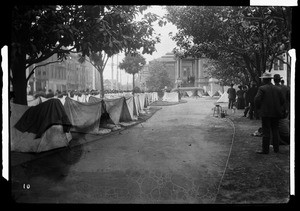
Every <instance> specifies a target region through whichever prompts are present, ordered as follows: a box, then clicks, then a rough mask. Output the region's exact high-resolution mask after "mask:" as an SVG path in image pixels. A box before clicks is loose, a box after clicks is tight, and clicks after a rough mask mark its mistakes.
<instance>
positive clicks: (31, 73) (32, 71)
mask: <svg viewBox="0 0 300 211" xmlns="http://www.w3.org/2000/svg"><path fill="white" fill-rule="evenodd" d="M57 62H62V59H61V60H57V61H53V62H47V63H45V64H41V65H37V66H35V67H34V68H33V69H32V70H31V72H30V73H29V75H28V77H27V78H26V81H28V80H29V78H30V77H31V76H32V75H33V73H34V70H35V69H36V68H38V67H43V66H46V65H48V64H52V63H57Z"/></svg>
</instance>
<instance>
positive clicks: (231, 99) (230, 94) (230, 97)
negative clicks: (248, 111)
mask: <svg viewBox="0 0 300 211" xmlns="http://www.w3.org/2000/svg"><path fill="white" fill-rule="evenodd" d="M233 85H234V84H231V85H230V88H229V89H228V90H227V93H228V109H232V108H233V104H234V103H235V98H236V91H235V88H233Z"/></svg>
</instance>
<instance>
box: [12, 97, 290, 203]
mask: <svg viewBox="0 0 300 211" xmlns="http://www.w3.org/2000/svg"><path fill="white" fill-rule="evenodd" d="M202 100H206V99H202ZM207 100H209V101H211V100H212V99H210V98H207ZM177 104H178V105H177ZM177 104H176V103H164V102H162V101H159V102H157V105H156V106H155V105H153V107H152V108H151V109H150V110H149V112H146V113H145V114H144V115H143V116H141V118H140V119H139V121H138V122H137V124H139V123H141V122H143V121H146V120H148V119H149V118H150V117H152V116H153V115H154V114H155V113H156V112H157V111H159V110H160V109H161V107H162V106H164V105H166V106H171V107H173V106H180V105H184V104H185V100H184V99H183V100H182V101H181V102H180V103H177ZM186 106H188V104H186ZM223 107H226V105H223ZM172 109H174V108H172ZM206 109H207V111H208V110H209V109H210V108H209V109H208V108H206ZM227 113H228V115H227V116H226V118H224V119H221V118H220V119H218V118H217V117H211V113H209V114H205V115H206V116H207V115H210V117H208V118H205V119H206V122H203V123H201V124H199V122H198V118H199V117H198V118H194V117H193V115H204V114H202V113H201V112H196V113H193V115H192V113H191V114H189V112H187V113H182V114H181V115H183V114H184V115H187V116H182V118H189V121H192V122H191V123H190V125H189V130H194V129H193V127H192V126H193V124H197V125H198V124H199V126H200V125H201V126H202V127H203V132H204V133H203V134H202V135H203V140H205V143H206V144H207V145H206V148H207V147H209V146H210V145H211V144H214V145H219V146H222V147H221V148H220V147H217V148H215V152H217V153H216V154H213V153H212V154H210V155H209V156H210V157H209V160H203V157H205V156H204V155H203V154H202V155H200V154H197V153H195V151H197V150H198V151H200V150H201V149H202V148H201V147H203V146H204V145H203V144H202V145H199V146H198V145H197V141H196V140H197V139H198V138H199V135H195V136H189V137H188V138H189V140H185V141H184V142H179V141H178V140H177V139H178V137H177V136H179V133H178V134H176V133H174V132H173V134H170V135H171V136H172V137H173V138H172V140H173V141H174V142H170V144H171V143H172V144H173V143H174V144H175V143H176V146H177V145H178V144H179V145H178V146H177V147H179V148H178V149H177V152H178V153H177V154H174V152H173V151H170V153H169V150H171V149H172V150H174V146H175V145H174V144H173V145H172V144H171V145H172V148H170V146H171V145H170V146H169V145H166V146H164V147H165V148H163V147H161V148H157V149H155V150H154V148H153V144H156V142H153V141H154V140H152V139H151V140H150V139H149V140H148V139H145V140H144V141H145V143H143V142H141V143H139V144H138V145H136V144H135V145H128V146H131V147H130V148H128V146H127V145H126V144H130V142H131V141H132V140H130V141H129V139H127V142H129V143H126V144H125V143H124V141H123V143H122V140H121V139H120V138H121V137H122V134H123V136H128V134H127V133H130V130H128V131H126V130H122V131H116V132H114V133H112V134H109V135H107V138H105V139H103V141H102V142H98V143H97V142H96V140H95V142H94V143H92V142H93V140H94V139H93V137H92V136H89V137H88V136H86V137H85V140H89V141H90V142H91V143H87V144H85V145H83V143H80V141H79V138H78V142H77V143H76V144H73V146H72V148H71V149H61V150H57V151H56V152H55V151H54V152H48V153H45V154H44V155H43V156H45V157H48V158H47V159H38V158H42V157H43V156H42V155H38V156H37V157H36V158H35V160H36V161H34V159H32V158H31V159H32V161H28V162H25V163H23V164H17V165H16V166H15V167H13V169H14V170H15V175H14V177H15V183H13V186H12V188H13V189H14V190H15V193H16V196H17V197H20V200H21V197H23V200H28V201H30V200H36V199H39V200H40V201H41V202H42V201H48V203H52V202H53V203H57V202H58V201H60V199H59V198H58V197H59V196H58V195H57V194H62V196H63V195H64V194H65V195H68V196H69V198H68V197H67V198H65V197H64V199H65V201H70V202H71V201H72V200H74V197H79V195H78V193H79V191H78V190H80V191H83V192H84V191H90V190H93V194H96V195H95V196H97V197H98V198H97V200H98V201H97V202H96V201H93V200H94V198H93V197H92V196H91V197H90V198H83V199H81V200H84V201H85V202H86V201H89V200H90V201H89V202H92V203H99V196H100V195H101V197H102V195H103V200H104V199H105V201H103V202H104V203H107V200H108V201H110V202H112V200H116V201H115V202H117V200H119V199H118V197H119V196H123V195H124V194H125V192H126V191H127V190H125V189H124V190H123V189H118V188H117V186H116V181H117V178H119V179H120V180H119V179H118V183H120V186H122V187H125V186H126V187H127V186H128V187H130V189H129V190H128V193H127V192H126V194H127V195H128V194H132V196H134V197H135V196H138V195H139V194H140V192H143V191H144V192H149V194H148V195H142V194H141V195H140V198H139V200H141V201H139V203H145V201H151V200H154V199H155V200H156V201H157V199H158V198H162V200H163V201H165V202H166V203H168V202H169V203H175V202H176V203H195V202H196V203H202V204H203V203H210V204H268V203H275V204H278V203H281V204H285V203H287V202H288V201H289V185H290V175H289V172H290V160H289V153H290V148H289V146H280V151H281V153H280V154H276V153H274V152H273V150H272V148H271V149H270V153H269V154H268V155H259V154H256V153H255V151H257V150H260V149H261V138H260V137H254V136H251V134H252V133H253V132H254V131H256V130H257V129H258V128H259V127H260V120H249V119H248V118H245V117H242V113H243V111H242V110H237V111H236V112H235V113H231V112H230V111H227ZM179 114H180V112H179ZM153 118H154V119H155V118H160V117H159V116H157V115H156V116H153V117H152V118H151V119H152V121H153V120H154V119H153ZM166 121H168V124H171V125H172V124H174V125H175V126H176V125H177V124H178V121H176V119H175V116H174V118H173V117H171V118H169V119H167V120H166ZM148 124H149V123H147V122H145V124H144V123H143V124H139V125H138V127H140V129H134V128H133V131H139V130H141V131H143V133H145V132H146V131H147V127H149V126H150V125H148ZM160 124H162V125H163V123H160ZM160 124H158V125H156V126H155V125H153V126H151V128H149V130H157V131H160V133H161V132H164V133H166V134H168V131H167V130H165V129H164V128H160V127H161V126H160ZM131 127H132V126H130V127H128V128H131ZM184 130H186V129H184V128H182V131H184ZM148 132H149V131H148ZM143 133H142V132H141V134H143ZM117 134H120V137H119V138H118V136H116V135H117ZM135 134H136V135H133V136H132V137H135V136H139V135H140V134H139V133H137V132H136V133H135ZM157 134H159V133H158V132H157ZM111 135H112V136H115V137H116V138H115V139H114V140H113V141H112V140H110V138H109V136H111ZM225 137H226V138H225ZM119 139H120V140H119ZM201 139H202V138H201ZM81 140H82V139H81ZM181 140H182V139H181ZM146 141H147V142H148V143H147V144H146ZM150 141H152V142H153V143H150ZM75 142H76V141H74V143H75ZM145 144H146V145H147V146H148V145H149V147H148V148H149V150H148V148H147V150H146V148H145V146H146V145H145ZM160 144H161V143H160ZM214 145H212V146H214ZM105 146H106V147H107V146H113V148H111V149H112V150H115V149H117V150H118V153H120V152H121V153H125V152H127V151H128V150H129V151H130V152H131V151H132V155H134V154H133V152H135V151H138V150H141V149H142V148H141V147H142V146H143V148H144V151H142V152H143V153H142V154H140V155H139V156H140V157H141V158H143V157H145V158H144V159H143V160H142V161H140V162H141V163H136V160H137V157H132V156H129V155H128V153H126V154H123V157H120V159H119V158H118V157H115V158H113V159H112V160H111V161H110V162H108V161H105V160H101V161H99V162H98V163H95V164H94V165H93V166H90V167H88V166H87V165H85V162H81V163H80V162H79V160H80V159H81V158H85V159H87V158H88V159H87V160H93V159H95V158H96V157H99V158H102V157H103V155H104V154H110V155H113V157H114V156H116V153H110V151H108V150H110V149H109V148H104V147H105ZM132 146H134V147H132ZM212 146H211V147H212ZM151 147H152V148H151ZM95 149H97V150H98V153H96V152H93V150H95ZM164 149H167V150H164ZM183 149H186V150H192V151H190V153H189V154H182V155H179V154H180V153H183ZM217 149H218V150H217ZM124 150H125V151H124ZM206 151H207V150H206ZM66 152H68V153H66ZM111 152H112V151H111ZM51 153H52V155H51ZM99 153H100V154H99ZM101 153H103V155H101ZM218 153H219V154H218ZM55 154H56V155H55ZM148 154H149V155H148ZM192 154H193V155H196V157H194V156H193V157H192ZM137 155H138V154H136V156H137ZM146 155H147V156H148V157H146ZM220 155H222V156H221V157H220ZM228 155H229V157H228ZM32 156H34V155H32ZM94 156H95V157H94ZM126 156H127V157H126ZM149 156H151V159H152V160H153V161H155V162H154V164H155V165H156V164H157V166H155V165H154V166H152V167H153V168H152V167H151V168H150V166H148V170H147V169H146V170H145V169H143V168H141V167H139V168H141V169H140V171H139V169H136V166H140V164H143V165H145V164H146V165H147V163H148V162H149V158H150V157H149ZM155 156H158V157H161V158H163V157H164V159H165V160H164V162H161V161H162V160H161V158H159V159H154V157H155ZM169 156H175V157H176V156H178V158H179V156H181V157H180V159H176V160H172V159H169ZM201 156H202V157H201ZM14 157H15V158H16V157H17V156H16V154H14ZM125 158H126V159H125ZM195 158H199V159H196V160H194V159H195ZM227 158H228V160H227ZM20 159H24V157H23V158H22V156H21V157H20ZM181 159H183V160H181ZM212 159H215V160H212ZM16 160H17V159H16ZM29 160H30V159H29ZM47 160H48V161H47ZM167 160H168V162H166V161H167ZM175 161H176V166H178V164H177V162H180V165H179V166H181V167H182V168H181V169H178V170H174V169H173V170H172V172H170V171H169V170H167V169H168V168H169V167H170V168H171V166H172V165H170V164H173V163H174V162H175ZM226 161H228V162H227V163H226ZM47 162H48V163H47ZM209 162H211V163H212V164H213V166H214V169H213V168H212V166H210V165H205V164H207V163H209ZM122 163H123V164H122ZM133 163H135V164H134V165H135V166H132V164H133ZM162 163H165V166H162ZM152 164H153V163H152ZM152 164H151V165H152ZM226 164H227V165H226ZM47 165H48V166H47ZM38 166H42V167H43V168H41V169H37V168H38ZM99 166H101V169H98V168H99ZM112 166H114V167H112ZM124 166H128V169H123V167H124ZM174 166H175V165H174ZM195 166H198V167H199V168H201V169H202V170H203V171H200V170H195V168H194V167H195ZM225 166H226V169H225V168H224V167H225ZM158 167H160V168H161V169H160V168H158ZM102 168H103V169H104V170H103V169H102ZM109 168H115V169H109ZM131 168H132V169H133V170H132V169H131ZM176 168H178V167H176ZM22 169H26V171H23V170H22ZM83 169H86V170H83ZM154 169H155V171H154ZM192 169H194V170H192ZM205 169H206V170H205ZM224 169H225V171H224ZM21 170H22V171H21ZM42 170H43V171H44V173H43V171H42ZM79 170H80V171H79ZM113 170H114V171H113ZM121 170H122V171H121ZM123 170H124V171H123ZM125 170H126V171H125ZM152 170H153V172H154V173H153V172H152ZM184 170H189V171H191V172H194V171H195V172H194V173H193V174H191V175H194V176H195V178H198V179H195V178H193V180H192V181H193V182H190V179H187V178H186V177H185V176H183V175H181V174H184V172H185V171H184ZM204 170H205V171H204ZM49 172H52V173H51V174H49ZM204 172H205V174H207V175H208V176H206V177H205V178H202V179H205V180H201V177H203V173H204ZM224 172H225V173H224ZM137 173H140V174H139V176H138V177H139V178H135V177H136V174H137ZM171 173H173V174H171ZM81 174H82V175H85V176H84V177H86V178H90V179H86V181H85V182H83V181H81V180H79V175H81ZM22 175H23V176H22ZM42 175H43V176H42ZM157 175H158V176H157ZM33 176H34V177H33ZM164 176H166V178H164ZM168 176H169V177H170V178H169V177H168ZM24 178H27V179H26V180H28V181H30V184H31V185H32V189H31V191H32V195H31V196H29V195H28V191H27V193H26V190H18V189H19V185H20V184H24V181H25V180H24ZM67 178H69V180H68V181H67ZM99 178H101V181H100V179H99ZM135 179H137V184H138V185H136V186H137V187H138V186H139V187H140V189H139V188H137V189H134V190H133V189H132V188H133V187H135V186H131V185H130V184H131V183H132V182H133V181H135ZM156 179H157V181H156ZM94 180H95V181H97V182H98V183H99V186H103V187H106V186H108V184H105V182H103V181H107V183H112V184H113V185H114V186H116V187H111V188H110V189H109V188H107V189H103V190H102V191H103V193H102V192H101V193H98V192H99V190H98V189H95V190H94V189H93V188H92V184H94V183H93V182H95V181H94ZM98 180H99V181H98ZM78 181H79V183H78ZM203 181H204V182H203ZM205 181H206V182H207V184H205ZM208 181H210V182H211V183H210V182H208ZM41 182H44V184H45V187H42V186H39V189H36V190H34V189H33V187H34V184H35V183H38V184H41ZM130 182H131V183H130ZM25 183H26V181H25ZM102 183H103V184H102ZM123 183H124V184H123ZM208 183H210V185H208ZM167 184H169V185H167ZM51 185H52V186H51ZM48 186H49V187H48ZM77 186H78V187H77ZM81 186H82V187H81ZM181 186H182V187H183V188H179V187H181ZM202 186H203V187H202ZM69 187H77V188H78V190H77V189H75V190H73V189H72V190H69V189H68V188H69ZM87 187H89V188H87ZM176 187H177V189H176ZM195 187H197V188H195ZM184 188H186V189H187V190H188V189H190V191H185V189H184ZM48 189H49V190H48ZM152 189H153V190H152ZM72 191H73V192H72ZM118 191H121V192H122V191H123V192H124V193H123V192H122V193H121V192H120V193H119V192H118ZM150 191H152V192H150ZM25 193H26V194H25ZM66 193H69V194H66ZM165 193H167V194H165ZM197 193H198V194H199V196H198V195H197ZM76 194H77V195H76ZM99 194H100V195H99ZM107 194H108V195H107ZM109 194H110V195H109ZM114 194H115V195H114ZM73 196H74V197H73ZM80 196H81V195H80ZM104 196H105V197H106V198H105V197H104ZM107 196H109V197H116V199H111V198H109V197H108V198H107ZM126 197H128V196H126ZM168 197H170V199H168ZM165 198H167V199H168V200H169V201H166V200H165ZM49 199H51V200H52V199H53V200H52V201H51V200H49ZM130 200H132V202H133V203H135V202H136V201H134V200H136V199H134V200H133V199H130ZM130 200H129V199H128V198H125V201H126V202H127V203H128V202H129V201H130ZM155 200H154V201H151V203H153V202H154V203H155ZM189 200H190V201H189ZM78 202H79V201H78ZM79 203H80V202H79Z"/></svg>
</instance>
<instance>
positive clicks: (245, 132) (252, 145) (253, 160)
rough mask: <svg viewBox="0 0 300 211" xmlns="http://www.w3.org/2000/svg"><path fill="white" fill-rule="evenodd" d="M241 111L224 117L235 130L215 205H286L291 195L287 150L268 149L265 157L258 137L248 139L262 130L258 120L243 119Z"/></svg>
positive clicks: (288, 150) (288, 148) (283, 148)
mask: <svg viewBox="0 0 300 211" xmlns="http://www.w3.org/2000/svg"><path fill="white" fill-rule="evenodd" d="M242 115H243V110H237V111H236V113H230V112H229V115H228V116H227V118H228V119H230V120H231V121H232V122H233V123H234V126H235V130H236V133H235V137H234V142H233V146H232V151H231V154H230V158H229V162H228V166H227V169H226V173H225V175H224V178H223V180H222V183H221V186H220V190H219V193H218V196H217V200H216V203H221V204H223V203H225V204H228V203H229V204H235V203H238V204H256V203H259V204H265V203H267V204H269V203H272V204H277V203H280V204H285V203H288V202H289V199H290V195H289V191H290V189H289V188H290V147H289V145H280V152H281V153H274V152H273V148H272V146H270V153H269V154H268V155H260V154H256V153H255V151H258V150H261V137H255V136H251V134H252V133H253V132H254V131H256V130H257V129H258V128H259V127H260V126H261V121H260V120H250V119H248V118H245V117H242Z"/></svg>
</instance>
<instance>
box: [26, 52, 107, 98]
mask: <svg viewBox="0 0 300 211" xmlns="http://www.w3.org/2000/svg"><path fill="white" fill-rule="evenodd" d="M55 61H57V58H56V55H54V56H52V57H50V58H48V59H47V60H45V61H43V62H41V63H38V64H35V65H32V66H31V67H29V68H28V69H27V76H28V75H29V73H30V72H31V71H32V69H33V68H35V67H36V66H39V67H37V68H36V69H35V70H34V74H33V75H32V76H31V77H30V79H29V81H28V85H29V86H28V87H29V90H30V91H31V92H36V91H45V92H48V90H52V91H53V92H56V91H66V90H87V89H89V90H91V89H100V87H101V86H100V83H101V82H100V73H99V72H98V71H97V70H95V68H94V67H93V66H92V65H91V64H90V63H88V62H84V63H82V64H81V63H79V62H78V58H77V55H76V54H70V55H69V56H68V58H67V59H66V60H64V61H63V62H55ZM51 62H55V63H51ZM47 63H49V64H47ZM41 65H42V66H41ZM43 65H44V66H43Z"/></svg>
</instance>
